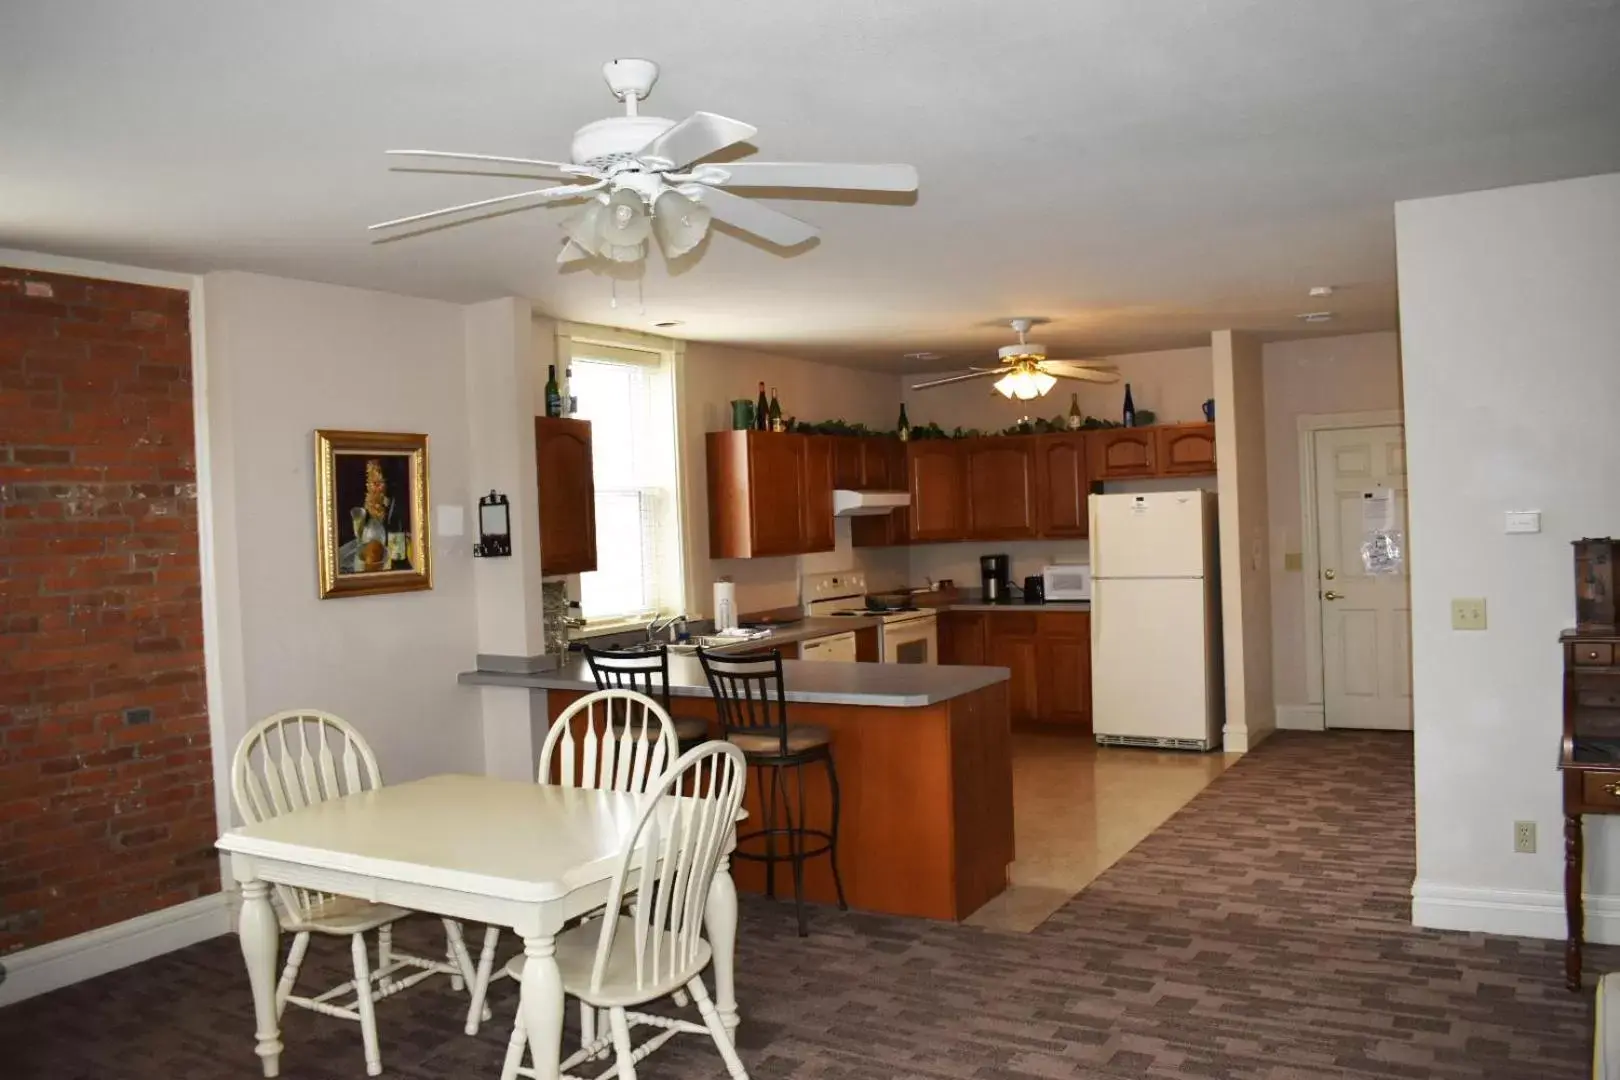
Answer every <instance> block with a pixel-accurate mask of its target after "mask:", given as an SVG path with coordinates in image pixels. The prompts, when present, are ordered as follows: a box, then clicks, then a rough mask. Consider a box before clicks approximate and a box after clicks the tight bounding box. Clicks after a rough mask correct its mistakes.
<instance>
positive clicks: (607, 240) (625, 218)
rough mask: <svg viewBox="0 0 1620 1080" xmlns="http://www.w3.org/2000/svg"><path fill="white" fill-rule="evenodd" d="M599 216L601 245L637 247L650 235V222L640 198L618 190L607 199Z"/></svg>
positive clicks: (626, 190)
mask: <svg viewBox="0 0 1620 1080" xmlns="http://www.w3.org/2000/svg"><path fill="white" fill-rule="evenodd" d="M603 210H604V213H603V214H602V216H601V219H600V221H601V225H600V226H599V227H600V229H601V233H602V243H604V244H608V245H611V246H613V247H632V246H635V245H639V244H640V243H641V242H642V241H643V240H645V239H647V237H648V236H649V235H651V233H652V221H651V219H650V218H648V216H647V204H646V203H644V202H642V200H641V196H640V195H637V194H636V193H635V192H633V191H630V190H628V189H626V188H620V189H619V190H618V191H615V192H614V193H613V194H612V195H611V196H609V197H608V201H607V205H606V206H605V207H603Z"/></svg>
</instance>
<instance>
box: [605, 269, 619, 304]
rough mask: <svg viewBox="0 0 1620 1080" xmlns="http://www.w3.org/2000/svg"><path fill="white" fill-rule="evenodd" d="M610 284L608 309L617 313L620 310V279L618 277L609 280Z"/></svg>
mask: <svg viewBox="0 0 1620 1080" xmlns="http://www.w3.org/2000/svg"><path fill="white" fill-rule="evenodd" d="M608 282H609V284H608V289H609V290H610V291H609V293H608V297H609V299H608V307H610V308H612V309H613V310H614V311H617V310H619V279H618V278H616V277H615V278H608Z"/></svg>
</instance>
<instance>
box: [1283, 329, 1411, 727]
mask: <svg viewBox="0 0 1620 1080" xmlns="http://www.w3.org/2000/svg"><path fill="white" fill-rule="evenodd" d="M1262 357H1263V366H1264V370H1265V397H1266V497H1267V503H1268V508H1269V509H1268V516H1269V518H1270V526H1271V641H1272V685H1273V687H1274V689H1275V692H1276V699H1277V704H1278V706H1287V705H1300V704H1304V703H1305V702H1307V701H1308V700H1309V698H1310V692H1309V690H1308V689H1307V687H1306V685H1305V623H1304V619H1305V601H1304V594H1303V589H1304V583H1303V582H1302V581H1301V580H1300V572H1299V571H1298V570H1285V569H1283V559H1284V557H1285V556H1286V555H1288V554H1290V553H1295V554H1297V553H1299V551H1300V545H1301V539H1300V535H1301V529H1302V524H1301V510H1300V504H1299V497H1300V492H1299V488H1300V477H1299V417H1301V416H1307V415H1316V414H1325V413H1347V412H1373V411H1378V410H1385V409H1399V408H1400V404H1401V360H1400V337H1399V335H1397V334H1395V333H1381V334H1352V335H1346V336H1344V337H1329V338H1313V339H1311V340H1308V341H1278V342H1273V343H1271V344H1269V345H1266V346H1265V347H1264V349H1263V350H1262Z"/></svg>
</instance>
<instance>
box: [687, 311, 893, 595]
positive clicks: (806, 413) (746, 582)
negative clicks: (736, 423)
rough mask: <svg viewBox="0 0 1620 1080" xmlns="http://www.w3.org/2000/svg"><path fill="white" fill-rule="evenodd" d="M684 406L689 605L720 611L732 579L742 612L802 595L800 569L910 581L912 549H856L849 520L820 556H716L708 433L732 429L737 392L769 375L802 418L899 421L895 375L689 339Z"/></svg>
mask: <svg viewBox="0 0 1620 1080" xmlns="http://www.w3.org/2000/svg"><path fill="white" fill-rule="evenodd" d="M682 380H683V381H682V386H681V390H680V400H681V402H682V405H681V428H682V435H681V451H682V455H683V462H682V474H683V483H684V484H685V490H686V513H687V521H686V539H687V548H688V553H689V554H688V564H687V578H688V581H687V595H688V598H689V599H688V607H689V608H690V609H691V610H693V611H697V612H704V613H711V609H712V607H713V603H712V595H713V585H714V581H715V579H716V578H717V577H720V576H722V575H725V576H729V577H730V578H731V579H732V580H733V581H735V582H736V583H737V607H738V610H740V611H744V612H748V611H759V610H764V609H769V608H777V607H788V606H791V605H795V604H797V603H798V602H799V575H800V574H801V573H803V572H822V571H830V570H843V569H851V568H856V567H859V568H860V569H863V570H865V571H866V573H867V576H868V579H869V586H870V587H871V588H873V589H878V588H893V587H896V586H899V585H902V584H904V583H905V581H906V579H907V573H908V570H907V566H906V553H905V550H904V549H898V550H894V551H880V550H873V551H866V550H856V549H854V548H852V547H851V546H850V542H849V524H848V522H847V521H841V522H839V523H838V528H837V536H838V550H837V551H834V552H828V553H825V554H819V555H807V556H804V557H803V558H802V559H801V558H800V557H798V556H787V557H782V558H772V559H713V560H711V559H710V558H709V496H708V483H707V476H706V459H705V451H704V434H705V433H706V432H710V431H724V430H725V429H727V428H729V427H730V426H731V406H730V402H731V400H732V399H733V398H740V397H746V398H753V397H754V396H755V395H756V394H757V393H758V391H759V382H760V380H764V382H765V387H766V391H767V393H768V392H769V391H770V390H771V388H773V387H774V388H775V389H776V392H777V397H778V400H780V401H781V403H782V411H783V413H784V414H786V415H788V416H792V417H795V418H797V419H799V420H806V421H817V420H834V419H842V420H847V421H849V422H851V423H862V424H866V425H867V426H869V427H873V428H885V427H893V426H894V423H895V421H896V419H897V418H898V415H899V411H900V396H899V393H898V390H897V387H896V384H895V379H894V376H893V375H890V374H882V373H878V372H871V371H857V370H855V369H853V368H841V367H833V366H831V365H827V364H817V363H812V362H810V361H807V360H799V359H795V358H793V357H788V356H778V355H775V354H773V353H761V352H752V351H749V350H745V349H732V348H726V347H723V346H719V345H709V344H705V343H702V342H690V343H688V344H687V346H686V358H685V361H684V363H683V374H682Z"/></svg>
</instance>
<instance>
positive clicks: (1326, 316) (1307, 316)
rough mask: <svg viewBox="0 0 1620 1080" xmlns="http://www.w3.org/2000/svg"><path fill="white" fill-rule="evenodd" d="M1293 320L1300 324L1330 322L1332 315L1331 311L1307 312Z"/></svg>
mask: <svg viewBox="0 0 1620 1080" xmlns="http://www.w3.org/2000/svg"><path fill="white" fill-rule="evenodd" d="M1294 318H1296V319H1298V320H1299V321H1300V322H1331V321H1333V318H1334V313H1333V312H1331V311H1307V312H1305V313H1304V314H1303V315H1296V316H1294Z"/></svg>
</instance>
